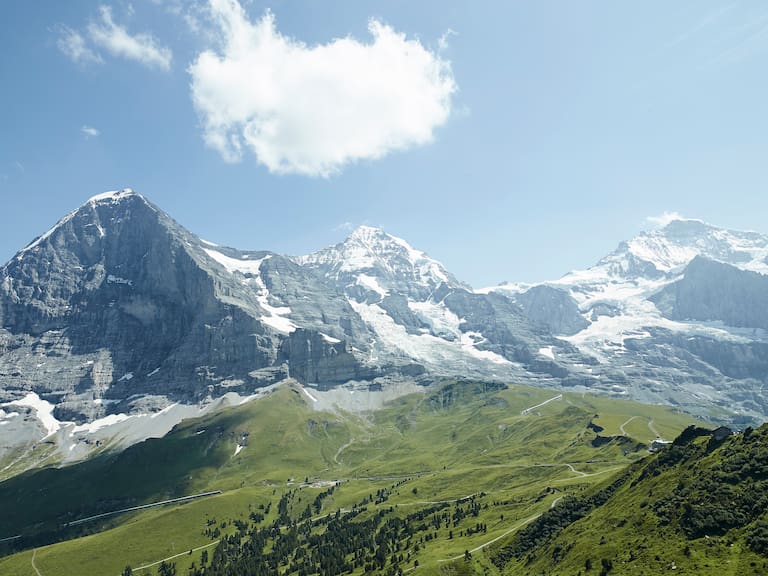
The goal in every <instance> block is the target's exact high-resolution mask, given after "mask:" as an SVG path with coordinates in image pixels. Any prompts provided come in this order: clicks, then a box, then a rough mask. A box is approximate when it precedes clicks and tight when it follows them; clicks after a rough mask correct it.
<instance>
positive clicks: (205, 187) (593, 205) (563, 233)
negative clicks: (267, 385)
mask: <svg viewBox="0 0 768 576" xmlns="http://www.w3.org/2000/svg"><path fill="white" fill-rule="evenodd" d="M0 54H1V56H0V86H2V89H0V216H1V218H0V261H3V262H5V261H6V260H7V259H9V258H10V257H11V256H12V255H13V254H14V253H15V252H16V251H17V250H18V249H20V248H21V247H23V246H24V245H26V244H27V243H28V242H30V241H31V240H32V239H33V238H34V237H35V236H37V235H39V234H41V233H43V232H44V231H45V230H47V229H48V228H50V227H51V226H52V225H53V224H54V223H55V222H56V220H58V219H59V218H60V217H61V216H63V215H64V214H66V213H67V212H69V211H71V210H73V209H74V208H76V207H77V206H79V205H80V204H82V203H83V202H84V201H86V200H87V199H88V198H89V197H90V196H92V195H95V194H97V193H100V192H103V191H106V190H113V189H118V188H123V187H132V188H134V189H135V190H137V191H138V192H141V193H142V194H144V195H145V196H147V197H148V198H149V199H150V200H152V201H153V202H154V203H155V204H157V205H159V206H160V207H161V208H163V209H164V210H166V211H167V212H169V213H170V214H171V216H173V217H174V218H175V219H176V220H178V221H179V222H180V223H181V224H182V225H184V226H186V227H187V228H189V229H190V230H191V231H193V232H195V233H196V234H198V235H200V236H201V237H203V238H205V239H207V240H210V241H213V242H216V243H219V244H226V245H230V246H235V247H238V248H242V249H269V250H274V251H277V252H281V253H286V254H302V253H306V252H310V251H314V250H316V249H320V248H322V247H324V246H327V245H330V244H334V243H336V242H339V241H341V240H343V238H344V237H345V236H346V235H347V233H348V232H349V230H350V229H351V228H352V227H354V226H357V225H360V224H369V225H375V226H382V227H383V228H384V229H385V230H387V231H388V232H390V233H392V234H395V235H397V236H400V237H403V238H405V239H407V240H408V241H409V242H410V243H411V244H413V245H414V246H416V247H417V248H420V249H422V250H425V251H426V252H427V253H429V254H430V255H431V256H433V257H435V258H437V259H439V260H441V261H442V262H443V263H444V264H445V265H446V266H447V268H448V269H449V270H451V271H452V272H453V273H454V274H455V275H456V276H457V277H459V278H460V279H462V280H464V281H467V282H469V283H470V284H472V285H474V286H477V287H479V286H486V285H492V284H496V283H498V282H500V281H502V280H510V281H533V280H544V279H553V278H557V277H559V276H561V275H562V274H564V273H565V272H567V271H569V270H571V269H575V268H584V267H587V266H589V265H591V264H593V263H594V262H595V261H597V260H598V259H599V258H600V257H601V256H603V255H604V254H606V253H607V252H609V251H611V250H612V249H613V248H614V247H615V246H616V244H617V243H618V242H619V241H620V240H623V239H626V238H629V237H631V236H633V235H634V234H636V233H637V232H638V231H639V230H641V229H644V228H648V227H651V226H653V224H652V222H651V221H649V220H647V218H649V217H654V216H659V215H661V214H664V213H672V212H677V213H680V214H683V215H685V216H688V217H694V218H701V219H704V220H706V221H709V222H711V223H713V224H717V225H721V226H724V227H731V228H743V229H755V230H759V231H763V232H768V223H766V220H765V216H766V215H768V194H766V191H767V190H768V186H767V185H768V66H767V64H768V5H766V4H765V3H764V2H762V1H755V2H738V3H737V2H733V3H725V2H705V1H702V0H695V1H689V2H684V1H678V2H669V1H667V0H661V1H657V2H637V3H629V2H615V1H613V0H605V1H603V2H586V1H580V2H571V1H561V2H547V1H542V0H536V1H533V0H531V1H528V2H522V1H521V2H512V1H502V0H499V1H494V2H492V1H483V0H472V1H469V0H468V1H466V2H457V1H450V0H434V1H428V0H420V1H418V2H414V1H413V0H401V1H397V0H385V1H384V0H383V1H363V0H355V1H350V0H347V1H341V0H338V1H336V0H323V1H318V0H305V1H302V0H292V1H290V2H288V1H284V0H283V1H274V2H261V1H256V0H254V1H244V0H243V1H241V3H239V4H238V3H237V2H236V1H235V0H210V2H208V1H203V0H200V1H191V0H190V1H182V0H175V1H174V0H170V1H161V0H133V1H132V2H111V3H104V2H101V3H100V2H91V1H87V0H82V1H78V2H61V1H60V0H36V1H35V2H28V1H26V0H8V1H5V2H2V5H0Z"/></svg>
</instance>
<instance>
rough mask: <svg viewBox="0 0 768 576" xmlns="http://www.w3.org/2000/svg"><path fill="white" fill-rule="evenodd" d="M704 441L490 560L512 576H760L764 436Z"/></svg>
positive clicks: (766, 520)
mask: <svg viewBox="0 0 768 576" xmlns="http://www.w3.org/2000/svg"><path fill="white" fill-rule="evenodd" d="M701 434H702V435H697V434H696V433H694V431H693V430H688V431H686V433H685V434H684V435H683V436H681V437H680V438H679V439H678V440H676V441H675V445H673V446H672V447H671V448H666V449H664V450H663V451H661V452H660V453H659V454H657V455H655V456H653V457H652V458H649V459H647V461H643V462H641V463H638V464H634V465H632V466H630V467H629V468H628V469H627V470H626V471H625V472H624V473H623V474H622V476H621V477H620V480H622V481H621V482H617V479H616V478H614V479H612V481H611V482H610V484H612V485H613V486H614V490H612V491H611V490H606V487H607V486H608V485H607V484H606V485H604V486H601V487H599V489H597V488H595V489H593V490H592V491H590V492H589V494H587V495H583V496H582V497H581V499H574V500H572V501H570V502H569V501H566V500H564V501H563V502H562V503H561V506H558V507H557V508H556V509H555V510H552V511H551V512H549V513H548V514H546V515H545V517H542V518H541V519H540V520H539V521H538V522H537V523H534V524H531V525H530V526H529V527H528V528H527V529H526V530H523V531H521V532H520V533H518V534H517V535H516V536H515V537H514V538H513V539H512V540H511V541H510V542H507V543H505V544H504V545H502V546H498V547H496V548H495V549H494V550H491V551H489V558H490V559H492V560H494V561H495V562H496V564H497V565H498V566H499V567H503V572H504V573H509V574H584V575H586V574H661V573H668V572H670V571H672V570H674V572H675V573H682V574H686V573H687V574H704V575H706V574H712V575H718V576H720V575H728V574H733V575H746V574H765V573H766V572H768V513H767V510H768V426H763V427H762V428H760V429H759V430H755V431H752V430H750V429H747V430H746V431H745V432H744V433H743V434H739V435H735V436H732V437H730V438H727V439H725V440H723V441H721V442H717V441H715V440H713V439H711V438H710V436H709V435H706V434H703V431H702V432H701ZM600 493H602V494H603V497H604V498H605V501H604V502H599V503H598V504H596V505H593V506H590V504H595V502H594V499H595V496H596V495H598V494H600ZM589 500H592V502H589ZM579 509H581V510H582V512H586V516H584V517H583V518H581V519H578V520H575V521H573V522H571V520H573V519H574V516H576V515H578V514H574V512H576V511H578V510H579ZM569 511H570V513H569Z"/></svg>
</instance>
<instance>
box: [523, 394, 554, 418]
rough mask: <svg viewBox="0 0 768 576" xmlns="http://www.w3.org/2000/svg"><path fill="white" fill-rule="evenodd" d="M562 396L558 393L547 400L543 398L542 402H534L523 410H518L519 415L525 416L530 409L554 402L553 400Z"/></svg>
mask: <svg viewBox="0 0 768 576" xmlns="http://www.w3.org/2000/svg"><path fill="white" fill-rule="evenodd" d="M562 397H563V395H562V394H558V395H557V396H553V397H552V398H550V399H549V400H544V402H541V403H539V404H536V405H535V406H530V407H528V408H526V409H525V410H523V411H521V412H520V415H521V416H525V415H526V414H528V413H530V412H531V410H535V409H536V408H541V407H542V406H544V405H545V404H549V403H550V402H554V401H555V400H560V399H561V398H562Z"/></svg>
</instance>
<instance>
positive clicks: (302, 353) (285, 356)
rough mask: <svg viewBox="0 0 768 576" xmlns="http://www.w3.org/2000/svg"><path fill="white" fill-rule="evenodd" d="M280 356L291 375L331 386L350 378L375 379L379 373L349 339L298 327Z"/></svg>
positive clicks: (281, 350)
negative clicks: (332, 338)
mask: <svg viewBox="0 0 768 576" xmlns="http://www.w3.org/2000/svg"><path fill="white" fill-rule="evenodd" d="M278 357H279V359H280V360H284V361H285V362H286V363H287V364H288V365H289V366H290V375H291V376H292V377H293V378H296V379H297V380H299V381H300V382H305V383H312V384H319V385H320V386H321V387H324V388H328V387H332V386H334V385H339V384H343V383H345V382H349V381H350V380H372V379H373V378H375V377H376V376H377V375H378V374H377V371H376V370H375V369H373V368H365V367H363V366H362V365H361V364H360V363H359V362H358V360H357V359H356V358H355V356H354V355H353V354H352V349H351V347H350V346H349V344H347V343H346V342H343V341H342V342H329V341H328V339H327V338H325V337H323V336H322V335H321V334H319V333H318V332H315V331H313V330H304V329H301V328H299V329H298V330H295V331H294V332H292V333H291V334H290V336H288V338H286V339H285V340H284V341H283V343H282V345H281V347H280V353H279V356H278Z"/></svg>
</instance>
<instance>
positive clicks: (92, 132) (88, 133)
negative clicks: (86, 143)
mask: <svg viewBox="0 0 768 576" xmlns="http://www.w3.org/2000/svg"><path fill="white" fill-rule="evenodd" d="M80 132H82V134H83V136H85V138H86V140H87V139H89V138H96V136H98V135H99V134H101V132H99V130H98V129H97V128H94V127H93V126H87V125H83V127H82V128H80Z"/></svg>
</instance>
